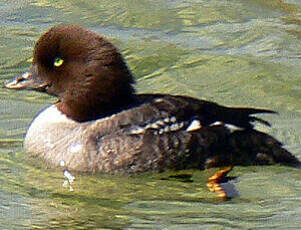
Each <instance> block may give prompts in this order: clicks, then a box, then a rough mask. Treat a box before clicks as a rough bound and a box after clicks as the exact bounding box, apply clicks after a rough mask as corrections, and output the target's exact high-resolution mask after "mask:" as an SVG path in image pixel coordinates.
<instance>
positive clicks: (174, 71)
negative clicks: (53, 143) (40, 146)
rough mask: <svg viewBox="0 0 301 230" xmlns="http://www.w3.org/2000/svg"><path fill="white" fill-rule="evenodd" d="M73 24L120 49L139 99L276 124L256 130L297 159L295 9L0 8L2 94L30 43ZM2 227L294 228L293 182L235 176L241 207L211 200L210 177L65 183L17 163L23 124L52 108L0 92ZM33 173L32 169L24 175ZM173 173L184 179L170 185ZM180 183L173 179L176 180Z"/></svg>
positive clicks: (22, 66)
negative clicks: (174, 101) (201, 105)
mask: <svg viewBox="0 0 301 230" xmlns="http://www.w3.org/2000/svg"><path fill="white" fill-rule="evenodd" d="M61 23H63V24H80V25H83V26H85V27H87V28H89V29H92V30H94V31H97V32H98V33H102V34H104V35H105V36H106V37H107V38H109V39H110V40H112V41H113V42H114V43H115V44H116V45H117V46H118V47H119V48H120V50H121V52H122V53H123V55H124V56H125V59H126V61H127V62H128V64H129V66H130V68H131V70H132V71H133V73H134V75H135V77H136V79H137V87H136V88H137V90H138V92H161V93H162V92H165V93H172V94H184V95H190V96H194V97H198V98H206V99H209V100H214V101H216V102H219V103H223V104H227V105H232V106H234V105H244V106H260V107H266V108H270V109H274V110H277V111H278V112H279V116H276V115H265V116H262V117H264V118H266V119H268V120H270V121H271V123H272V124H273V127H272V128H267V127H263V126H260V125H258V126H257V128H258V129H259V130H262V131H266V132H268V133H270V134H272V135H273V136H275V137H277V138H278V139H279V140H281V141H282V142H283V143H284V144H285V146H286V147H287V148H288V149H289V150H290V151H292V152H293V153H295V155H296V156H298V157H299V159H300V158H301V116H300V115H301V74H300V73H301V42H300V39H301V32H300V31H301V27H300V25H301V2H300V1H299V0H283V1H279V0H270V1H260V0H240V1H223V0H210V1H207V0H206V1H205V0H203V1H201V0H199V1H197V0H194V1H192V0H191V1H184V0H176V1H167V0H166V1H147V0H140V1H134V0H123V1H122V0H113V1H79V0H69V1H67V0H64V1H63V0H61V1H47V0H35V1H34V0H31V1H25V0H20V1H2V0H1V1H0V76H1V78H0V84H1V85H3V83H4V82H6V81H7V80H8V79H10V78H12V77H14V76H17V75H18V74H21V73H22V72H24V71H26V70H27V69H28V68H29V67H30V62H31V55H32V49H33V45H34V43H35V41H36V40H37V38H38V37H39V36H40V34H41V33H43V32H44V31H45V30H47V29H48V28H49V27H51V26H52V25H55V24H61ZM0 96H1V97H0V105H1V107H0V172H1V173H0V184H1V186H0V226H1V229H66V228H68V229H104V228H109V229H120V228H124V229H134V228H138V229H147V228H150V229H200V228H204V229H242V228H243V229H269V228H274V229H289V228H291V229H297V228H299V227H300V226H301V206H300V201H301V182H300V181H301V174H300V170H299V169H294V168H288V167H283V166H265V167H236V168H235V169H234V170H233V172H231V175H232V176H237V177H238V179H236V180H235V181H234V182H233V183H234V184H235V186H236V188H237V189H238V191H239V193H240V197H238V198H235V199H233V200H230V201H221V200H218V199H216V198H215V196H214V195H213V194H211V193H209V192H208V191H207V188H206V186H205V181H206V178H207V177H208V176H210V175H211V174H212V173H214V172H215V171H216V170H215V169H211V170H206V171H202V172H200V171H197V170H189V171H181V172H164V173H157V174H151V173H147V174H143V175H138V176H107V175H103V176H101V175H74V176H75V180H74V182H73V183H72V188H73V191H70V189H69V188H68V185H67V186H66V187H65V186H63V183H64V181H65V179H66V178H65V177H64V175H63V172H62V171H59V170H50V169H45V168H44V167H43V166H42V165H39V164H38V163H37V162H27V161H26V155H25V153H24V152H23V151H22V141H23V137H24V134H25V132H26V128H27V126H28V124H29V123H30V121H31V120H32V118H33V116H34V115H35V114H36V113H37V112H38V111H39V110H41V109H42V108H43V107H44V106H46V105H48V104H50V103H53V102H55V100H56V99H54V98H51V97H49V96H47V95H42V94H39V93H34V92H25V91H24V92H13V91H8V90H6V89H3V88H0ZM32 163H35V165H34V166H33V164H32ZM175 175H186V176H184V177H183V178H182V177H179V178H175V177H174V176H175ZM181 178H182V179H181Z"/></svg>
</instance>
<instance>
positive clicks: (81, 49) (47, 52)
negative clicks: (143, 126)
mask: <svg viewBox="0 0 301 230" xmlns="http://www.w3.org/2000/svg"><path fill="white" fill-rule="evenodd" d="M133 83H134V80H133V77H132V74H131V72H130V71H129V69H128V67H127V65H126V63H125V62H124V60H123V58H122V56H121V54H120V53H119V51H118V50H117V49H116V48H115V47H114V45H113V44H112V43H110V42H109V41H108V40H106V39H105V38H103V37H102V36H100V35H98V34H96V33H94V32H91V31H88V30H86V29H84V28H82V27H80V26H70V25H69V26H54V27H52V28H51V29H49V30H48V31H47V32H46V33H44V34H43V35H42V36H41V37H40V38H39V40H38V41H37V43H36V45H35V48H34V58H33V64H32V67H31V69H30V72H28V73H25V74H23V75H22V76H21V77H18V78H16V79H15V80H14V81H12V82H10V83H8V84H6V87H7V88H10V89H31V90H37V91H42V92H46V93H48V94H50V95H54V96H57V97H59V102H58V104H57V107H58V108H59V110H61V111H62V112H63V113H64V114H66V115H67V116H68V117H70V118H72V119H74V120H76V121H87V120H91V119H95V118H98V117H102V116H107V115H110V114H112V113H114V112H116V110H118V109H120V108H123V107H126V106H128V105H129V104H130V103H131V102H132V101H133V100H134V89H133V87H132V84H133Z"/></svg>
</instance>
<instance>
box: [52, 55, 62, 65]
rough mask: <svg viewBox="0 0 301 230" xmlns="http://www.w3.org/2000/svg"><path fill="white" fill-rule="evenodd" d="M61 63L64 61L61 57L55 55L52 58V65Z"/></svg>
mask: <svg viewBox="0 0 301 230" xmlns="http://www.w3.org/2000/svg"><path fill="white" fill-rule="evenodd" d="M63 63H64V60H63V59H62V58H60V57H56V58H55V59H54V62H53V65H54V66H55V67H60V66H61V65H63Z"/></svg>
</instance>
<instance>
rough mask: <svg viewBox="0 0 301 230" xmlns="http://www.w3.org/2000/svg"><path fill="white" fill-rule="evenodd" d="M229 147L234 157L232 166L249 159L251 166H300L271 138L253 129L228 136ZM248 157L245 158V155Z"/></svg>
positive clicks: (295, 159) (300, 164) (299, 163)
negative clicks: (277, 164)
mask: <svg viewBox="0 0 301 230" xmlns="http://www.w3.org/2000/svg"><path fill="white" fill-rule="evenodd" d="M229 144H230V147H231V149H232V151H233V154H234V155H235V156H234V157H233V158H232V160H233V162H234V164H242V163H243V162H244V158H247V159H248V158H249V160H250V161H251V162H250V163H251V164H275V163H279V164H283V165H289V166H298V167H300V166H301V162H300V161H299V160H298V158H296V157H295V156H294V155H293V154H292V153H290V152H289V151H288V150H286V149H285V148H283V147H282V144H281V143H280V142H279V141H277V140H276V139H275V138H273V137H272V136H270V135H268V134H265V133H262V132H259V131H256V130H254V129H248V130H238V131H235V132H233V133H232V134H231V135H230V140H229ZM245 154H246V155H248V156H246V155H245Z"/></svg>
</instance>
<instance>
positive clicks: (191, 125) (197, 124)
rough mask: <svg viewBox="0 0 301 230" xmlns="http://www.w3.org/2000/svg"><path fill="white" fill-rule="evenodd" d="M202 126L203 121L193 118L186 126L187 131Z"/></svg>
mask: <svg viewBox="0 0 301 230" xmlns="http://www.w3.org/2000/svg"><path fill="white" fill-rule="evenodd" d="M201 128H202V125H201V122H200V121H199V120H193V121H192V122H191V123H190V124H189V126H188V127H187V128H186V131H187V132H193V131H196V130H198V129H201Z"/></svg>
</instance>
